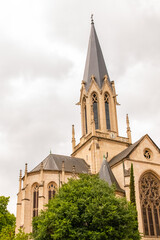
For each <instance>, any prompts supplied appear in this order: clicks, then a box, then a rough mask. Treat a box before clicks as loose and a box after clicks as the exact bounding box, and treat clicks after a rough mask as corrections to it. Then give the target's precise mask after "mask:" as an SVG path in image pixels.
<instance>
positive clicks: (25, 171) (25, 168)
mask: <svg viewBox="0 0 160 240" xmlns="http://www.w3.org/2000/svg"><path fill="white" fill-rule="evenodd" d="M27 172H28V170H27V163H26V164H25V174H27Z"/></svg>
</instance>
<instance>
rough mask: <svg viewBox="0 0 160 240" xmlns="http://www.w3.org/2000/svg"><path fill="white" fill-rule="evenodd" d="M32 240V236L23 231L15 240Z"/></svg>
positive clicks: (20, 231) (20, 230)
mask: <svg viewBox="0 0 160 240" xmlns="http://www.w3.org/2000/svg"><path fill="white" fill-rule="evenodd" d="M29 239H31V234H28V233H25V232H24V231H22V229H19V232H18V233H17V234H16V235H15V237H14V240H29Z"/></svg>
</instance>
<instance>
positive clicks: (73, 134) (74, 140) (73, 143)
mask: <svg viewBox="0 0 160 240" xmlns="http://www.w3.org/2000/svg"><path fill="white" fill-rule="evenodd" d="M75 146H76V139H75V130H74V125H72V152H74V148H75Z"/></svg>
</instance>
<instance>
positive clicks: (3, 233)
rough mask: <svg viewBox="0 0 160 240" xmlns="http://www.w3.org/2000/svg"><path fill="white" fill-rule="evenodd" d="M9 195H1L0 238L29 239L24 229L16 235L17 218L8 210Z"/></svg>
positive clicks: (10, 239) (7, 239)
mask: <svg viewBox="0 0 160 240" xmlns="http://www.w3.org/2000/svg"><path fill="white" fill-rule="evenodd" d="M8 202H9V197H4V196H0V240H29V239H30V234H26V233H24V232H23V231H22V230H19V232H18V233H17V234H16V235H15V227H16V218H15V216H14V214H11V213H10V212H9V211H8V210H7V205H8Z"/></svg>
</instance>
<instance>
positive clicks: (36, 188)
mask: <svg viewBox="0 0 160 240" xmlns="http://www.w3.org/2000/svg"><path fill="white" fill-rule="evenodd" d="M38 197H39V186H38V183H36V184H34V186H33V217H36V216H38Z"/></svg>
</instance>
